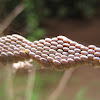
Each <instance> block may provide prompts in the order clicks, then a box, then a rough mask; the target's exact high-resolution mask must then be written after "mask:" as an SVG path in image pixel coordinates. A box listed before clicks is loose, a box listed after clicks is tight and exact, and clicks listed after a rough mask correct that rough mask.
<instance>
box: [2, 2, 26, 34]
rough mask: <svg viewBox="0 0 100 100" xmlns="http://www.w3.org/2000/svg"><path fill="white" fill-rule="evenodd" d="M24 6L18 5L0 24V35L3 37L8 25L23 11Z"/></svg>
mask: <svg viewBox="0 0 100 100" xmlns="http://www.w3.org/2000/svg"><path fill="white" fill-rule="evenodd" d="M24 8H25V7H24V4H23V3H20V4H19V5H18V6H17V7H16V8H15V9H14V10H13V11H12V12H11V13H10V14H9V15H8V16H7V17H6V18H5V19H4V21H3V22H2V23H1V24H0V33H1V34H0V35H3V31H4V30H5V29H6V28H7V27H8V26H9V24H10V23H11V22H12V21H13V20H14V19H15V18H16V17H17V16H18V15H19V14H20V13H21V12H22V11H23V10H24Z"/></svg>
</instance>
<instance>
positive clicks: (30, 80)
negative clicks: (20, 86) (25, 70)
mask: <svg viewBox="0 0 100 100" xmlns="http://www.w3.org/2000/svg"><path fill="white" fill-rule="evenodd" d="M35 75H36V70H35V68H34V69H33V70H31V71H30V72H29V74H28V80H27V86H26V93H25V100H31V97H32V91H33V88H34V80H35Z"/></svg>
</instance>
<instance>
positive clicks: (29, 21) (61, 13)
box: [0, 0, 100, 100]
mask: <svg viewBox="0 0 100 100" xmlns="http://www.w3.org/2000/svg"><path fill="white" fill-rule="evenodd" d="M14 33H17V34H20V35H22V36H24V37H26V38H27V39H28V40H30V41H34V40H39V39H41V38H46V37H55V36H57V35H64V36H67V37H68V38H70V39H72V40H74V41H77V42H78V43H82V44H84V45H86V46H87V45H89V44H93V45H96V46H99V47H100V1H99V0H15V1H14V0H0V35H1V36H3V35H7V34H14ZM4 73H5V72H3V71H2V70H0V74H1V75H0V100H6V99H4V98H5V91H4V88H5V84H4V81H3V80H4V78H3V77H2V74H4ZM63 73H64V72H58V71H51V70H45V69H44V70H43V69H42V70H41V69H40V70H37V74H36V78H35V84H34V89H33V92H32V100H47V99H46V98H48V96H49V95H50V94H51V93H52V92H53V90H54V89H55V88H56V86H57V85H58V83H59V81H60V79H61V77H62V75H63ZM99 76H100V69H94V68H92V66H82V67H80V68H78V69H76V70H75V71H74V72H73V75H72V77H71V79H70V80H69V82H68V84H67V85H66V87H65V89H64V91H63V93H62V94H61V96H60V97H59V99H58V100H100V77H99ZM26 77H27V71H22V70H21V71H20V70H18V71H17V73H16V77H15V79H14V89H15V99H14V100H25V97H24V92H25V90H24V89H25V85H26V83H27V81H26Z"/></svg>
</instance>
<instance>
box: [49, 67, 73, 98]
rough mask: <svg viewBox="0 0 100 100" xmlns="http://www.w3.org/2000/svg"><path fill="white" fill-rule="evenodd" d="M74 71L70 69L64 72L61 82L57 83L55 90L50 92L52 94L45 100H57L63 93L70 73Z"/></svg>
mask: <svg viewBox="0 0 100 100" xmlns="http://www.w3.org/2000/svg"><path fill="white" fill-rule="evenodd" d="M74 70H75V68H70V69H69V70H67V71H65V72H64V74H63V76H62V78H61V81H60V82H59V84H58V86H57V88H56V89H55V90H54V91H53V92H52V94H51V95H50V96H49V98H48V99H47V100H57V99H58V98H59V96H60V95H61V93H62V92H63V90H64V88H65V87H66V85H67V83H68V81H69V79H70V77H71V75H72V72H73V71H74Z"/></svg>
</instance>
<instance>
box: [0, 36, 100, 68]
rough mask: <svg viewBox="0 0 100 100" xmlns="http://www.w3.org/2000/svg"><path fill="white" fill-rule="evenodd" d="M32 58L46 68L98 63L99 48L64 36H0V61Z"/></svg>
mask: <svg viewBox="0 0 100 100" xmlns="http://www.w3.org/2000/svg"><path fill="white" fill-rule="evenodd" d="M29 59H33V60H34V61H37V62H39V63H41V64H42V65H43V66H44V67H46V68H51V67H52V68H55V69H59V70H62V69H67V68H70V67H71V66H75V65H78V64H84V63H90V64H99V65H100V48H99V47H96V46H94V45H89V46H88V47H86V46H84V45H82V44H79V43H77V42H75V41H72V40H70V39H68V38H67V37H65V36H57V37H54V38H45V39H41V40H39V41H34V42H30V41H28V40H27V39H25V38H24V37H22V36H20V35H16V34H14V35H7V36H6V37H1V38H0V61H1V62H4V63H5V62H17V61H23V60H29Z"/></svg>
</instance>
